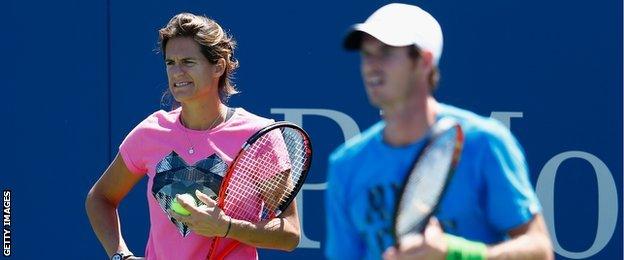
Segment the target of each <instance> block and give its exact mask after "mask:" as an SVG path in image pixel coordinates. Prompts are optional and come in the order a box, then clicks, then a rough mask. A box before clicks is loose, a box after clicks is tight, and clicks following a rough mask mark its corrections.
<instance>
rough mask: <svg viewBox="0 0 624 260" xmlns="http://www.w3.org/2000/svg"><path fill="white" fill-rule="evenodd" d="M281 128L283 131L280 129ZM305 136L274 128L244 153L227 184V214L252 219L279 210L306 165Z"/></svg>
mask: <svg viewBox="0 0 624 260" xmlns="http://www.w3.org/2000/svg"><path fill="white" fill-rule="evenodd" d="M280 130H281V131H280ZM307 152H308V147H307V146H306V139H305V138H304V137H303V135H302V134H301V133H300V132H299V131H298V130H295V129H292V128H283V129H279V128H278V129H274V130H272V131H270V132H269V133H266V134H264V135H262V136H261V137H260V138H259V139H257V140H256V141H255V142H254V143H253V144H252V145H251V146H249V147H247V148H246V150H245V151H244V152H243V154H241V157H240V158H239V159H238V161H237V162H236V165H234V166H233V167H235V168H234V169H233V172H232V175H231V179H230V184H229V185H228V187H227V190H226V195H225V200H224V210H225V212H226V214H228V215H230V216H232V217H235V218H239V219H245V220H249V221H258V220H260V219H267V218H270V217H272V216H274V215H277V214H279V212H277V210H278V209H279V206H280V205H282V204H283V203H285V202H286V201H287V200H288V199H289V197H290V195H291V194H292V192H293V191H294V189H295V184H296V183H297V182H298V181H299V179H300V178H301V175H302V173H303V172H304V171H305V167H307V166H306V165H307V160H309V159H308V156H307Z"/></svg>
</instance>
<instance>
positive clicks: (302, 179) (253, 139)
mask: <svg viewBox="0 0 624 260" xmlns="http://www.w3.org/2000/svg"><path fill="white" fill-rule="evenodd" d="M280 127H289V128H294V129H295V130H297V131H299V132H300V133H301V134H302V135H303V137H304V142H307V144H308V145H307V146H306V147H307V151H306V153H307V154H308V160H306V162H305V165H304V166H303V167H304V169H305V170H304V171H303V172H302V173H301V176H300V177H299V181H298V182H297V184H296V185H295V187H294V188H293V191H292V192H291V194H290V195H289V196H288V197H287V198H286V199H285V200H284V202H283V203H282V204H281V205H280V206H279V207H278V209H277V210H278V212H277V214H273V215H271V217H269V219H271V218H275V217H277V216H279V215H280V214H281V213H282V212H284V211H285V210H286V208H288V206H290V203H291V202H292V201H293V200H294V199H295V198H296V197H297V194H298V193H299V191H300V190H301V188H302V187H303V184H304V183H305V180H306V178H307V176H308V172H309V171H310V167H311V165H312V142H311V140H310V136H309V135H308V133H307V132H306V131H305V130H303V128H301V127H300V126H298V125H296V124H294V123H291V122H288V121H278V122H274V123H271V124H269V125H268V126H265V127H263V128H262V129H260V130H258V131H257V132H256V133H254V134H253V135H252V136H251V137H249V138H248V139H247V141H245V142H244V143H243V145H242V146H241V150H240V151H239V152H238V154H237V155H236V158H234V160H233V161H232V163H231V164H230V167H229V168H228V171H227V173H226V174H225V177H224V178H223V182H222V183H221V187H220V188H219V195H218V200H217V207H219V208H220V209H222V210H223V207H224V204H225V197H226V192H225V191H226V190H227V188H228V186H229V183H230V179H231V177H232V174H233V172H234V168H235V167H234V166H235V165H236V163H237V162H238V161H239V160H240V159H241V157H242V155H243V154H244V153H245V151H247V149H249V147H251V145H253V144H254V143H255V142H256V141H257V140H258V139H259V138H260V137H262V136H263V135H265V134H267V133H268V132H270V131H272V130H274V129H276V128H280ZM220 240H221V237H215V238H214V240H213V242H212V245H211V248H210V252H209V253H208V259H215V257H214V255H215V251H216V248H217V245H218V244H219V242H220ZM236 242H238V241H234V243H232V244H230V245H228V247H226V248H224V250H223V251H222V252H221V253H220V254H218V255H216V259H223V258H225V256H226V255H228V254H229V253H230V252H231V251H232V250H234V248H236V246H238V243H236ZM239 243H240V242H239Z"/></svg>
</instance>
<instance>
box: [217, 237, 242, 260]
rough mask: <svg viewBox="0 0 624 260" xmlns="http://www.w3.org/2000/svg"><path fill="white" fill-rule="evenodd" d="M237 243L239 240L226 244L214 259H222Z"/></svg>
mask: <svg viewBox="0 0 624 260" xmlns="http://www.w3.org/2000/svg"><path fill="white" fill-rule="evenodd" d="M239 244H240V242H238V241H232V243H230V244H229V245H227V247H226V248H224V249H223V251H221V253H220V254H219V255H217V258H216V260H223V259H224V258H225V257H226V256H227V255H229V254H230V253H231V252H232V251H234V249H235V248H236V247H238V245H239Z"/></svg>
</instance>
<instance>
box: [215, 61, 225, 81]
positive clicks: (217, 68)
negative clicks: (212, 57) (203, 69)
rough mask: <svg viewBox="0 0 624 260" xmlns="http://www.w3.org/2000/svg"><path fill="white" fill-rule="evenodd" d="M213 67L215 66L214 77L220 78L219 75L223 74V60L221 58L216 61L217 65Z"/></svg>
mask: <svg viewBox="0 0 624 260" xmlns="http://www.w3.org/2000/svg"><path fill="white" fill-rule="evenodd" d="M214 66H215V70H214V76H215V77H216V78H220V77H221V75H223V73H225V59H223V58H220V59H218V60H217V63H216V64H215V65H214Z"/></svg>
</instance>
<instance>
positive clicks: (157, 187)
mask: <svg viewBox="0 0 624 260" xmlns="http://www.w3.org/2000/svg"><path fill="white" fill-rule="evenodd" d="M227 169H228V166H227V164H226V163H225V162H224V161H223V160H222V159H221V158H220V157H219V156H217V154H213V155H211V156H209V157H207V158H205V159H202V160H200V161H198V162H197V163H195V165H188V164H187V163H186V161H184V159H182V157H180V156H179V155H178V154H177V153H176V152H174V151H173V152H171V153H170V154H169V155H167V156H165V157H164V158H163V159H162V160H160V162H158V164H157V165H156V174H155V175H154V179H153V183H152V195H153V196H154V198H155V199H156V201H157V202H158V205H160V208H161V209H162V210H163V212H164V213H165V214H167V216H168V217H169V219H170V220H171V222H172V223H173V224H174V225H175V226H176V227H177V229H178V231H179V232H180V234H181V235H182V236H183V237H186V236H187V235H188V234H189V233H190V229H189V228H188V226H186V225H184V224H182V223H180V222H178V221H177V220H176V219H174V218H173V217H171V216H169V213H168V211H169V209H170V208H171V201H172V200H173V199H174V198H175V196H176V195H177V194H184V193H188V194H191V196H193V197H195V190H199V191H201V192H202V193H204V194H206V195H208V196H210V197H213V198H216V197H217V194H219V188H220V187H221V181H223V176H225V172H226V171H227ZM195 199H196V200H197V198H196V197H195ZM197 202H198V204H199V205H202V204H203V203H202V202H201V201H199V200H197Z"/></svg>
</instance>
